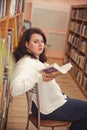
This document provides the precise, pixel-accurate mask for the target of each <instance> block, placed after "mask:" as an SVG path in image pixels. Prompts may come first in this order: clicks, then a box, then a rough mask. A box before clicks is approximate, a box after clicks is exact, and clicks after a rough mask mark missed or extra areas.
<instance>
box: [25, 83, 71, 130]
mask: <svg viewBox="0 0 87 130" xmlns="http://www.w3.org/2000/svg"><path fill="white" fill-rule="evenodd" d="M33 94H36V99H37V105H38V118H37V117H35V116H33V115H32V114H31V106H32V96H33ZM26 97H27V103H28V117H27V125H26V130H28V128H29V121H31V122H32V124H33V125H34V126H35V127H36V128H37V130H40V126H42V127H51V128H52V130H54V128H55V127H63V126H64V127H66V128H67V130H69V127H70V125H71V122H68V121H55V120H42V119H40V105H39V93H38V83H36V84H35V86H34V87H33V89H31V90H29V91H28V92H26Z"/></svg>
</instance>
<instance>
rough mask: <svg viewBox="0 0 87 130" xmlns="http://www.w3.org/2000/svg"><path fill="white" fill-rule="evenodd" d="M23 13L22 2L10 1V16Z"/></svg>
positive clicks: (21, 0) (17, 0)
mask: <svg viewBox="0 0 87 130" xmlns="http://www.w3.org/2000/svg"><path fill="white" fill-rule="evenodd" d="M23 11H24V0H11V4H10V16H13V15H15V14H17V13H20V12H23Z"/></svg>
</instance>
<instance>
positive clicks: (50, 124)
mask: <svg viewBox="0 0 87 130" xmlns="http://www.w3.org/2000/svg"><path fill="white" fill-rule="evenodd" d="M29 120H30V121H31V122H32V123H33V124H34V125H35V126H36V127H37V125H38V123H37V122H38V120H37V117H35V116H33V115H32V114H31V115H30V116H29ZM70 124H71V122H68V121H54V120H42V119H40V126H43V127H60V126H69V125H70Z"/></svg>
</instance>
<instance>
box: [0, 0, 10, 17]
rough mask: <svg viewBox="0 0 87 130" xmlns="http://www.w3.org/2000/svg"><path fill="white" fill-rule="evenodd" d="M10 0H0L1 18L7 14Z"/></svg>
mask: <svg viewBox="0 0 87 130" xmlns="http://www.w3.org/2000/svg"><path fill="white" fill-rule="evenodd" d="M7 2H8V0H0V18H3V17H5V16H6V12H7Z"/></svg>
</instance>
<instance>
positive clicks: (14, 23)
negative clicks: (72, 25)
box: [0, 0, 24, 130]
mask: <svg viewBox="0 0 87 130" xmlns="http://www.w3.org/2000/svg"><path fill="white" fill-rule="evenodd" d="M23 12H24V0H0V130H6V125H7V118H8V109H9V101H10V100H9V99H10V94H9V83H10V78H9V77H11V69H12V64H13V62H12V60H13V59H12V57H11V55H12V53H13V51H14V49H15V48H16V47H17V45H18V39H19V35H20V30H21V27H22V26H23ZM10 61H11V62H10Z"/></svg>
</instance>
